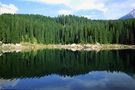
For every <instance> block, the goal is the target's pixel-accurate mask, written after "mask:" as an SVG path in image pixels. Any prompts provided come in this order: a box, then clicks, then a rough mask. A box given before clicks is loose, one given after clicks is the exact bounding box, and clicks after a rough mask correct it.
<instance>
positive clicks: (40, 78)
mask: <svg viewBox="0 0 135 90" xmlns="http://www.w3.org/2000/svg"><path fill="white" fill-rule="evenodd" d="M134 58H135V51H134V50H119V51H100V52H98V53H97V52H94V51H76V52H72V51H69V50H50V49H46V50H40V51H31V52H19V53H4V54H2V55H1V56H0V89H40V90H42V89H43V90H44V89H48V90H50V89H55V90H56V89H58V90H63V89H64V90H66V89H67V90H69V89H71V90H78V89H79V90H81V89H82V90H84V89H88V90H89V89H92V90H99V89H100V90H114V89H115V90H134V89H135V78H134V75H135V61H134Z"/></svg>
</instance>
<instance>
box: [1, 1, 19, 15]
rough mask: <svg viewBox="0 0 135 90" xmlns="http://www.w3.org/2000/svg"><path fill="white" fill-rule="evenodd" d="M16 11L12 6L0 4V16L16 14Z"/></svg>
mask: <svg viewBox="0 0 135 90" xmlns="http://www.w3.org/2000/svg"><path fill="white" fill-rule="evenodd" d="M17 10H18V8H17V7H16V6H15V5H13V4H9V5H7V4H3V3H1V2H0V14H3V13H11V14H14V13H16V12H17Z"/></svg>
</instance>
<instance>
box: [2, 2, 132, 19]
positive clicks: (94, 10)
mask: <svg viewBox="0 0 135 90" xmlns="http://www.w3.org/2000/svg"><path fill="white" fill-rule="evenodd" d="M133 8H135V1H134V0H0V14H2V13H21V14H41V15H45V16H51V17H55V16H58V15H61V14H64V15H68V14H72V15H77V16H84V17H87V18H90V19H118V18H120V17H121V16H123V15H125V14H127V13H128V12H130V11H131V10H132V9H133Z"/></svg>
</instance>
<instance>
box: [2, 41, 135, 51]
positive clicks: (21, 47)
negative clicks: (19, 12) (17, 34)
mask: <svg viewBox="0 0 135 90" xmlns="http://www.w3.org/2000/svg"><path fill="white" fill-rule="evenodd" d="M38 49H68V50H72V51H81V50H85V51H100V50H118V49H135V45H121V44H99V43H96V44H65V45H62V44H48V45H44V44H30V43H21V44H2V45H1V46H0V53H6V52H21V51H29V50H38Z"/></svg>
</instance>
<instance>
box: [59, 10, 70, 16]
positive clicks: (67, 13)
mask: <svg viewBox="0 0 135 90" xmlns="http://www.w3.org/2000/svg"><path fill="white" fill-rule="evenodd" d="M58 13H59V14H60V15H69V14H72V11H70V10H64V9H61V10H59V11H58Z"/></svg>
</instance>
